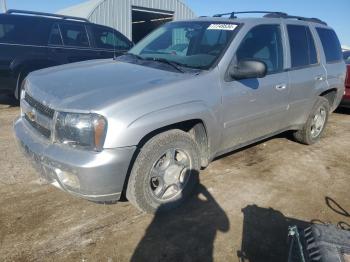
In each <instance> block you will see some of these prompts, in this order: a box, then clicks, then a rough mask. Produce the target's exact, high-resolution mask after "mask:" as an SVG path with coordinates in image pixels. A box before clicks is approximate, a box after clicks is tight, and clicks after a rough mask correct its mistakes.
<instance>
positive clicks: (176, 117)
mask: <svg viewBox="0 0 350 262" xmlns="http://www.w3.org/2000/svg"><path fill="white" fill-rule="evenodd" d="M188 120H201V121H202V122H203V123H204V125H205V128H206V132H207V136H208V142H209V147H210V149H211V150H213V149H214V148H216V147H217V146H218V145H219V142H220V139H221V131H220V123H219V121H218V119H217V117H216V114H215V112H214V111H213V110H211V109H210V108H209V107H208V106H207V105H206V104H205V103H204V102H202V101H190V102H186V103H182V104H177V105H173V106H170V107H167V108H163V109H160V110H157V111H154V112H150V113H147V114H144V115H142V116H141V117H139V118H137V119H135V120H134V121H132V122H130V123H129V124H128V125H127V126H126V127H125V128H123V130H122V131H120V130H119V132H118V135H117V136H113V134H115V133H114V132H113V130H109V134H107V138H106V143H105V148H115V147H128V146H136V145H138V144H139V142H140V141H141V140H142V138H144V137H145V136H146V135H148V134H149V133H151V132H153V131H155V130H157V129H160V128H163V127H166V126H169V125H173V124H177V123H181V122H184V121H188Z"/></svg>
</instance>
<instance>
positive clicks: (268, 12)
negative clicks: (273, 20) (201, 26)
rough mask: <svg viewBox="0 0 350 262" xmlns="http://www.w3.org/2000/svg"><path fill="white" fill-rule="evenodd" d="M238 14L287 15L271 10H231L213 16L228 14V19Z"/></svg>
mask: <svg viewBox="0 0 350 262" xmlns="http://www.w3.org/2000/svg"><path fill="white" fill-rule="evenodd" d="M239 14H276V15H287V14H286V13H282V12H272V11H243V12H231V13H224V14H217V15H214V17H223V16H227V15H229V16H230V19H235V18H237V16H236V15H239Z"/></svg>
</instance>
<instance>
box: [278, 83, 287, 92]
mask: <svg viewBox="0 0 350 262" xmlns="http://www.w3.org/2000/svg"><path fill="white" fill-rule="evenodd" d="M286 88H287V85H286V84H279V85H276V86H275V89H276V90H278V91H282V90H285V89H286Z"/></svg>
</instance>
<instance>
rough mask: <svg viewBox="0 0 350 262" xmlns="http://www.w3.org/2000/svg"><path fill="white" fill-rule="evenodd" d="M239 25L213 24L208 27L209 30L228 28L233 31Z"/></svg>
mask: <svg viewBox="0 0 350 262" xmlns="http://www.w3.org/2000/svg"><path fill="white" fill-rule="evenodd" d="M236 27H237V25H234V24H211V25H210V26H209V27H208V30H228V31H233V30H235V29H236Z"/></svg>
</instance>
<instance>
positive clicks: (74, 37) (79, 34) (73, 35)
mask: <svg viewBox="0 0 350 262" xmlns="http://www.w3.org/2000/svg"><path fill="white" fill-rule="evenodd" d="M60 28H61V33H62V37H63V42H64V44H65V45H67V46H79V47H89V40H88V36H87V33H86V30H85V26H83V25H79V24H61V25H60Z"/></svg>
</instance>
